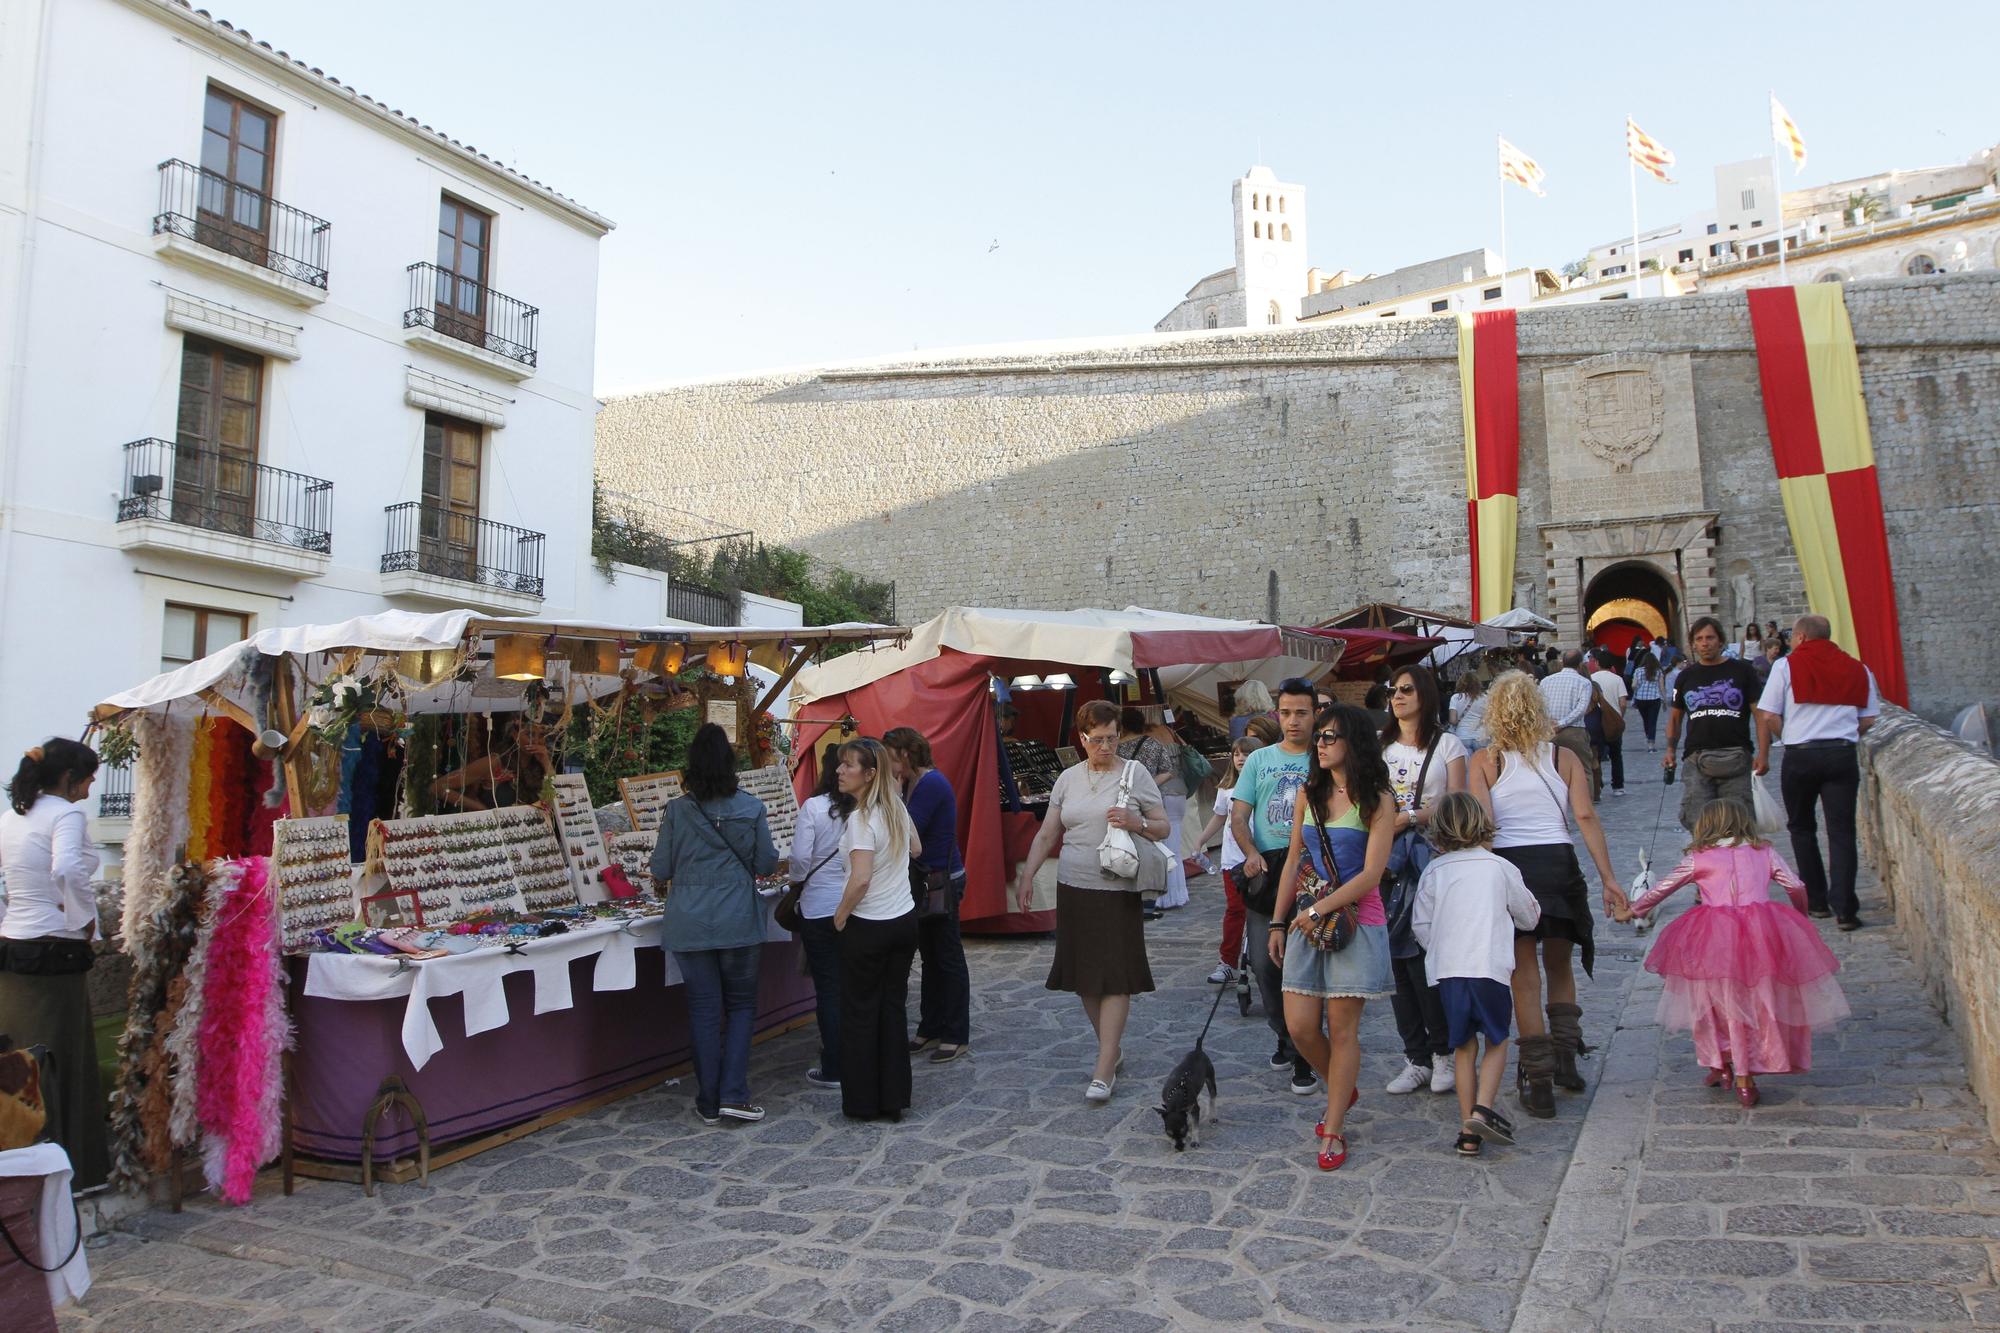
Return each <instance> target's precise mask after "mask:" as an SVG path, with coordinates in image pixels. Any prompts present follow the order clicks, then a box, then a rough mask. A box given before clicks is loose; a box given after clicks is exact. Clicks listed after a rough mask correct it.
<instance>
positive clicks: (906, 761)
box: [882, 727, 972, 1064]
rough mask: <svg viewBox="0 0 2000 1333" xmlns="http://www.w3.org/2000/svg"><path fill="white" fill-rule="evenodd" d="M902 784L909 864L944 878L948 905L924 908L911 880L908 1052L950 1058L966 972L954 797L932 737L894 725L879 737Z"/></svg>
mask: <svg viewBox="0 0 2000 1333" xmlns="http://www.w3.org/2000/svg"><path fill="white" fill-rule="evenodd" d="M882 747H883V748H884V749H886V750H887V751H888V752H889V759H890V762H891V763H893V764H894V765H895V767H896V781H897V782H898V783H899V784H900V785H901V786H902V789H903V804H904V806H905V808H907V809H908V810H909V812H910V822H911V823H912V824H914V825H915V826H916V830H917V838H918V841H920V842H921V843H922V844H923V850H922V851H921V852H919V853H917V855H916V856H914V857H912V858H911V865H910V869H911V870H912V871H913V872H915V871H917V870H918V869H919V868H921V870H922V871H923V872H924V874H925V875H926V876H927V877H928V876H929V875H931V874H937V875H941V876H943V877H944V879H945V880H946V881H947V883H946V889H945V894H946V901H947V903H948V904H949V910H948V911H946V912H945V913H944V914H943V915H942V916H930V917H927V916H925V915H924V914H923V912H922V910H921V907H922V900H923V897H924V896H925V893H926V890H927V888H928V885H927V884H925V883H919V882H917V881H915V880H913V881H912V882H911V886H910V887H911V888H912V889H913V890H914V891H915V893H916V895H917V899H918V906H919V909H920V910H919V911H918V913H917V952H918V954H919V956H921V957H922V958H923V960H924V971H923V983H922V985H923V989H922V991H921V992H920V998H919V1002H918V1009H917V1035H916V1037H915V1038H914V1039H913V1040H912V1041H911V1042H910V1053H911V1054H912V1055H914V1054H916V1053H917V1052H919V1051H923V1050H929V1049H930V1048H931V1047H933V1046H935V1047H936V1048H937V1049H936V1050H934V1051H931V1063H932V1064H945V1063H947V1062H949V1061H952V1060H956V1059H957V1058H958V1057H959V1056H961V1055H964V1054H965V1053H966V1051H967V1050H968V1049H970V1045H971V1041H972V974H971V972H969V971H968V970H967V969H966V966H965V943H964V941H963V940H961V939H960V938H959V934H958V909H959V906H960V905H961V904H962V903H963V902H964V901H965V862H964V861H963V860H962V859H960V857H959V854H958V796H957V794H956V793H954V792H953V791H952V789H951V782H950V781H949V780H948V779H947V778H946V777H945V775H944V774H942V773H940V772H938V771H937V767H936V765H935V764H934V763H933V762H932V759H931V743H930V742H929V741H928V740H926V739H924V735H923V733H922V732H920V731H918V730H916V728H914V727H895V728H893V729H891V730H890V731H888V732H887V733H885V734H884V735H883V737H882Z"/></svg>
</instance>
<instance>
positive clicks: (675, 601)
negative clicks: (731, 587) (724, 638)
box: [666, 579, 743, 627]
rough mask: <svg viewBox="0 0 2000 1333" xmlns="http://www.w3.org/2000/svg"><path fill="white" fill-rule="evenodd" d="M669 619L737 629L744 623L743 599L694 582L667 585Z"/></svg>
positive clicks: (677, 580)
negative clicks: (736, 627) (737, 626)
mask: <svg viewBox="0 0 2000 1333" xmlns="http://www.w3.org/2000/svg"><path fill="white" fill-rule="evenodd" d="M666 609H667V618H668V619H669V620H684V621H686V622H687V623H688V624H690V625H716V626H725V627H726V626H734V625H740V624H742V623H743V599H742V598H741V597H738V596H736V595H735V594H733V593H726V592H717V591H716V590H715V589H713V588H704V587H702V586H701V585H699V584H695V583H682V582H681V581H680V580H679V579H671V580H669V581H668V583H667V608H666Z"/></svg>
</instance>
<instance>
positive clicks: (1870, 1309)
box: [1764, 1282, 1970, 1325]
mask: <svg viewBox="0 0 2000 1333" xmlns="http://www.w3.org/2000/svg"><path fill="white" fill-rule="evenodd" d="M1764 1300H1765V1305H1766V1306H1767V1308H1769V1310H1770V1311H1771V1313H1772V1314H1775V1315H1779V1316H1782V1317H1784V1318H1788V1319H1818V1320H1828V1321H1852V1320H1872V1319H1881V1320H1887V1321H1889V1322H1891V1323H1894V1324H1904V1325H1907V1324H1963V1323H1966V1322H1967V1321H1968V1320H1969V1318H1970V1315H1969V1312H1968V1311H1967V1310H1966V1306H1965V1301H1964V1300H1963V1299H1961V1298H1960V1297H1959V1296H1958V1294H1957V1293H1955V1292H1951V1291H1944V1290H1940V1289H1938V1288H1936V1287H1926V1286H1915V1285H1902V1284H1889V1283H1860V1282H1813V1283H1810V1284H1802V1283H1789V1282H1788V1283H1779V1284H1778V1285H1776V1286H1773V1287H1772V1288H1771V1289H1770V1290H1769V1291H1768V1292H1767V1293H1766V1295H1765V1298H1764Z"/></svg>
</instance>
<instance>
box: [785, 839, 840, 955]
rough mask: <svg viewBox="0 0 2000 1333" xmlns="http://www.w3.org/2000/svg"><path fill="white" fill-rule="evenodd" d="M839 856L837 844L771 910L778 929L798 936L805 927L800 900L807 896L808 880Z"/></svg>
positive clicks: (787, 890) (838, 845)
mask: <svg viewBox="0 0 2000 1333" xmlns="http://www.w3.org/2000/svg"><path fill="white" fill-rule="evenodd" d="M839 855H840V844H838V843H835V844H834V848H833V850H832V851H830V852H828V853H827V854H826V855H825V856H822V857H821V858H820V859H819V864H818V865H816V866H814V867H813V868H812V869H811V870H808V871H806V878H805V879H802V880H799V881H797V882H796V883H794V884H793V885H792V886H791V887H790V888H788V889H786V890H785V894H784V896H783V897H782V898H780V899H778V905H777V906H776V907H774V908H772V909H771V919H772V920H773V921H775V922H777V923H778V929H780V930H789V931H791V932H792V933H793V934H795V935H796V934H797V933H798V932H799V931H800V930H801V929H802V928H803V927H804V926H805V923H806V918H805V914H804V913H802V912H800V911H799V899H800V898H801V897H803V896H804V895H805V891H806V880H809V879H811V878H812V877H813V876H814V875H817V874H818V873H819V872H820V871H821V870H822V869H824V868H825V866H826V863H827V862H828V861H831V860H832V859H833V858H834V857H836V856H839Z"/></svg>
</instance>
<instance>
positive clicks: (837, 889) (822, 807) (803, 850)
mask: <svg viewBox="0 0 2000 1333" xmlns="http://www.w3.org/2000/svg"><path fill="white" fill-rule="evenodd" d="M841 824H842V820H841V818H840V816H838V815H836V814H834V813H833V798H832V797H831V796H808V797H807V798H806V801H805V804H804V805H801V806H800V807H799V818H798V823H797V825H796V827H794V828H793V830H792V858H791V860H792V874H793V875H795V876H797V878H795V879H794V880H793V881H792V882H793V883H794V884H796V883H798V882H799V880H800V879H803V880H804V881H805V886H806V887H805V891H804V892H803V893H801V894H800V895H799V915H800V916H803V917H810V918H811V919H813V920H815V921H817V920H819V919H820V918H822V917H829V916H832V915H833V914H834V912H835V911H837V910H838V909H839V907H840V895H841V894H842V893H844V892H846V890H847V859H846V858H845V857H843V856H841V855H840V833H841ZM822 863H823V864H822Z"/></svg>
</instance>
